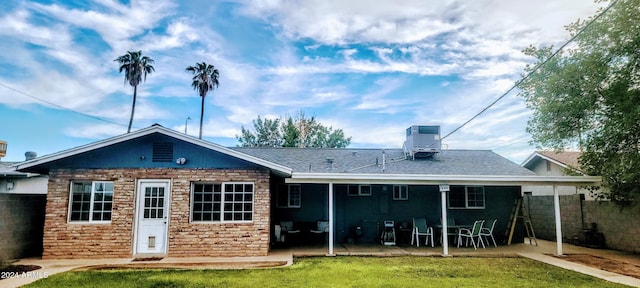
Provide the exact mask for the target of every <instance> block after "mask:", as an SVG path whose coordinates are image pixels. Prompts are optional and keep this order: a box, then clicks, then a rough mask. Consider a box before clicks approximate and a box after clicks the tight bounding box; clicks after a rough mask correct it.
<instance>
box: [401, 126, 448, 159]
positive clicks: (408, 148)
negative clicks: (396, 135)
mask: <svg viewBox="0 0 640 288" xmlns="http://www.w3.org/2000/svg"><path fill="white" fill-rule="evenodd" d="M403 148H404V153H405V156H406V157H408V158H411V159H415V158H419V157H422V158H425V157H431V156H433V155H434V154H435V153H438V152H440V149H441V143H440V126H422V125H413V126H411V127H409V128H407V140H406V141H405V142H404V147H403Z"/></svg>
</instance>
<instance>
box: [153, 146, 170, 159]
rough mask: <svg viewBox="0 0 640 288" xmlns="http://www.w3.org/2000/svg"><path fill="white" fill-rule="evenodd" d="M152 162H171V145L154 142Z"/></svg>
mask: <svg viewBox="0 0 640 288" xmlns="http://www.w3.org/2000/svg"><path fill="white" fill-rule="evenodd" d="M152 161H153V162H173V143H171V142H154V143H153V159H152Z"/></svg>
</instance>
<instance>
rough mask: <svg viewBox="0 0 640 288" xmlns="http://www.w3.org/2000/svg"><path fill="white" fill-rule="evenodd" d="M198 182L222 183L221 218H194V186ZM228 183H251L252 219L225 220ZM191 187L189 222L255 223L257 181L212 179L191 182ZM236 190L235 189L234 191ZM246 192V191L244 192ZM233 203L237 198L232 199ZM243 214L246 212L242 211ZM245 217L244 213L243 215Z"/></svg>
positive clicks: (204, 183)
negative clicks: (198, 219) (201, 219)
mask: <svg viewBox="0 0 640 288" xmlns="http://www.w3.org/2000/svg"><path fill="white" fill-rule="evenodd" d="M196 184H202V185H207V184H211V185H220V220H217V221H215V220H210V221H196V220H193V212H194V211H193V209H194V208H193V207H194V204H195V203H194V200H195V196H194V193H195V191H194V187H195V185H196ZM227 184H231V185H235V184H241V185H247V184H251V189H252V191H251V194H252V196H251V199H252V200H251V220H224V214H225V210H224V204H226V203H225V202H227V201H225V200H224V199H225V193H227V191H226V190H225V185H227ZM190 187H191V188H190V189H191V191H190V192H189V193H190V198H191V199H190V200H189V202H190V204H189V224H196V225H200V224H229V223H253V222H254V217H255V211H256V187H257V186H256V183H255V182H248V181H240V182H233V181H227V182H211V181H194V182H191V185H190ZM233 192H235V191H233ZM244 193H246V192H244ZM231 203H232V204H235V200H232V201H231ZM242 213H243V214H244V213H245V212H242ZM243 218H244V215H243Z"/></svg>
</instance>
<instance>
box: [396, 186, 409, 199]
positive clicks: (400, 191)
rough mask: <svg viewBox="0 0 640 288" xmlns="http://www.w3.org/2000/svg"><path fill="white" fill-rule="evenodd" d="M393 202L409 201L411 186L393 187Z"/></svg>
mask: <svg viewBox="0 0 640 288" xmlns="http://www.w3.org/2000/svg"><path fill="white" fill-rule="evenodd" d="M396 191H397V193H396ZM393 200H409V185H393Z"/></svg>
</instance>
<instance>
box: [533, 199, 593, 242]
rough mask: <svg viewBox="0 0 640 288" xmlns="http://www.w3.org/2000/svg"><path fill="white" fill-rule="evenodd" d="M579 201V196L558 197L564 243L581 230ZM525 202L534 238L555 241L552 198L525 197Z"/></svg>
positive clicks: (581, 217) (581, 216)
mask: <svg viewBox="0 0 640 288" xmlns="http://www.w3.org/2000/svg"><path fill="white" fill-rule="evenodd" d="M581 199H582V198H581V196H580V195H579V194H574V195H564V196H560V207H561V210H560V218H561V220H560V222H561V223H562V238H563V239H564V240H565V241H566V240H567V239H571V238H572V237H573V236H574V235H575V234H576V233H578V232H580V230H581V229H582V219H583V215H582V206H581V201H582V200H581ZM525 201H528V204H529V205H528V206H529V216H530V217H531V223H532V225H533V230H534V232H535V233H536V237H537V238H539V239H545V240H550V241H556V224H555V216H554V208H553V196H526V197H525Z"/></svg>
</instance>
